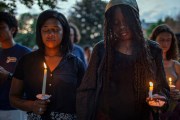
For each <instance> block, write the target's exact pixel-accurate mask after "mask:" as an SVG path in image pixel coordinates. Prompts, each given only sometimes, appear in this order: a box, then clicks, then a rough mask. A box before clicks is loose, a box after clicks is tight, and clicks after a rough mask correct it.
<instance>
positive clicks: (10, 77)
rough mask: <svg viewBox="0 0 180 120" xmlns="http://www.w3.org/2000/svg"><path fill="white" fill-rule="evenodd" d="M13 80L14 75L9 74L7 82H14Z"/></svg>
mask: <svg viewBox="0 0 180 120" xmlns="http://www.w3.org/2000/svg"><path fill="white" fill-rule="evenodd" d="M12 78H13V74H12V73H9V74H8V78H7V80H9V81H11V80H12Z"/></svg>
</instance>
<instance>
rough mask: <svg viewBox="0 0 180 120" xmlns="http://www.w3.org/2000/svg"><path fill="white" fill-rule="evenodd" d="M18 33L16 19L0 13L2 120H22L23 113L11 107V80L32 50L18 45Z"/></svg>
mask: <svg viewBox="0 0 180 120" xmlns="http://www.w3.org/2000/svg"><path fill="white" fill-rule="evenodd" d="M17 32H18V22H17V20H16V18H15V17H14V16H13V15H11V14H10V13H7V12H0V44H1V48H0V120H21V117H22V116H21V112H20V111H19V110H17V109H15V108H14V107H12V106H11V105H10V102H9V90H10V86H11V81H12V80H11V78H12V74H13V73H14V70H15V66H16V64H17V62H18V61H19V59H20V58H21V57H22V56H23V55H25V54H26V53H29V52H30V51H31V50H30V49H29V48H27V47H25V46H22V45H20V44H17V43H16V42H15V41H14V37H15V36H16V34H17Z"/></svg>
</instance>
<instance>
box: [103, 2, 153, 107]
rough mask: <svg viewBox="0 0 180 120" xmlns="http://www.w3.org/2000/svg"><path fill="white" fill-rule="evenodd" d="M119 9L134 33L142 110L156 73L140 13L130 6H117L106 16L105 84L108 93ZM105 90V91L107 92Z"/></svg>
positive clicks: (139, 103)
mask: <svg viewBox="0 0 180 120" xmlns="http://www.w3.org/2000/svg"><path fill="white" fill-rule="evenodd" d="M117 7H120V9H121V11H122V14H123V16H124V17H125V20H126V22H127V24H128V26H130V27H129V28H130V30H131V32H132V36H133V39H132V44H133V46H132V47H133V48H132V50H133V52H132V55H133V56H134V64H135V65H134V70H135V71H134V75H135V76H133V79H134V80H135V81H134V90H135V93H136V94H135V96H136V101H137V102H136V103H137V106H138V107H137V108H140V109H141V105H142V104H144V103H145V100H146V97H147V90H148V86H149V84H148V83H149V81H150V80H151V81H153V80H154V79H155V77H154V73H153V70H152V65H153V62H152V61H151V54H150V50H149V47H148V46H147V44H146V41H145V39H144V37H143V32H142V29H141V24H140V20H139V13H138V12H136V11H134V9H132V8H131V7H129V6H126V5H116V6H114V7H112V8H110V9H109V10H108V11H107V12H106V14H105V23H104V26H105V27H104V39H105V47H106V54H105V55H106V56H105V64H104V69H105V71H106V72H105V73H104V74H105V75H103V76H106V77H105V78H106V81H107V83H106V84H105V86H104V87H105V89H107V91H105V92H107V93H108V87H107V86H106V85H108V82H109V81H110V79H111V69H112V63H113V60H114V57H115V56H114V53H113V49H114V47H115V46H114V45H115V44H116V40H115V39H116V36H115V35H114V31H113V29H112V26H113V21H114V13H115V10H116V8H117ZM132 21H133V22H132ZM105 89H104V90H105Z"/></svg>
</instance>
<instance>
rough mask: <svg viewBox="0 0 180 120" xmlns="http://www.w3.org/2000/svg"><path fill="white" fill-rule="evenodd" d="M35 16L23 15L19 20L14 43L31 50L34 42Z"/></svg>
mask: <svg viewBox="0 0 180 120" xmlns="http://www.w3.org/2000/svg"><path fill="white" fill-rule="evenodd" d="M36 21H37V15H31V14H29V13H24V14H22V15H21V16H20V18H19V24H18V25H19V32H18V34H17V35H16V37H15V41H16V42H17V43H20V44H22V45H25V46H27V47H30V48H33V46H34V45H35V44H36V42H35V35H36V33H35V29H36Z"/></svg>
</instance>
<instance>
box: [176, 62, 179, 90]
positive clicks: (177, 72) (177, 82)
mask: <svg viewBox="0 0 180 120" xmlns="http://www.w3.org/2000/svg"><path fill="white" fill-rule="evenodd" d="M175 70H176V74H177V81H176V83H175V86H176V89H178V90H180V63H179V62H178V61H175Z"/></svg>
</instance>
